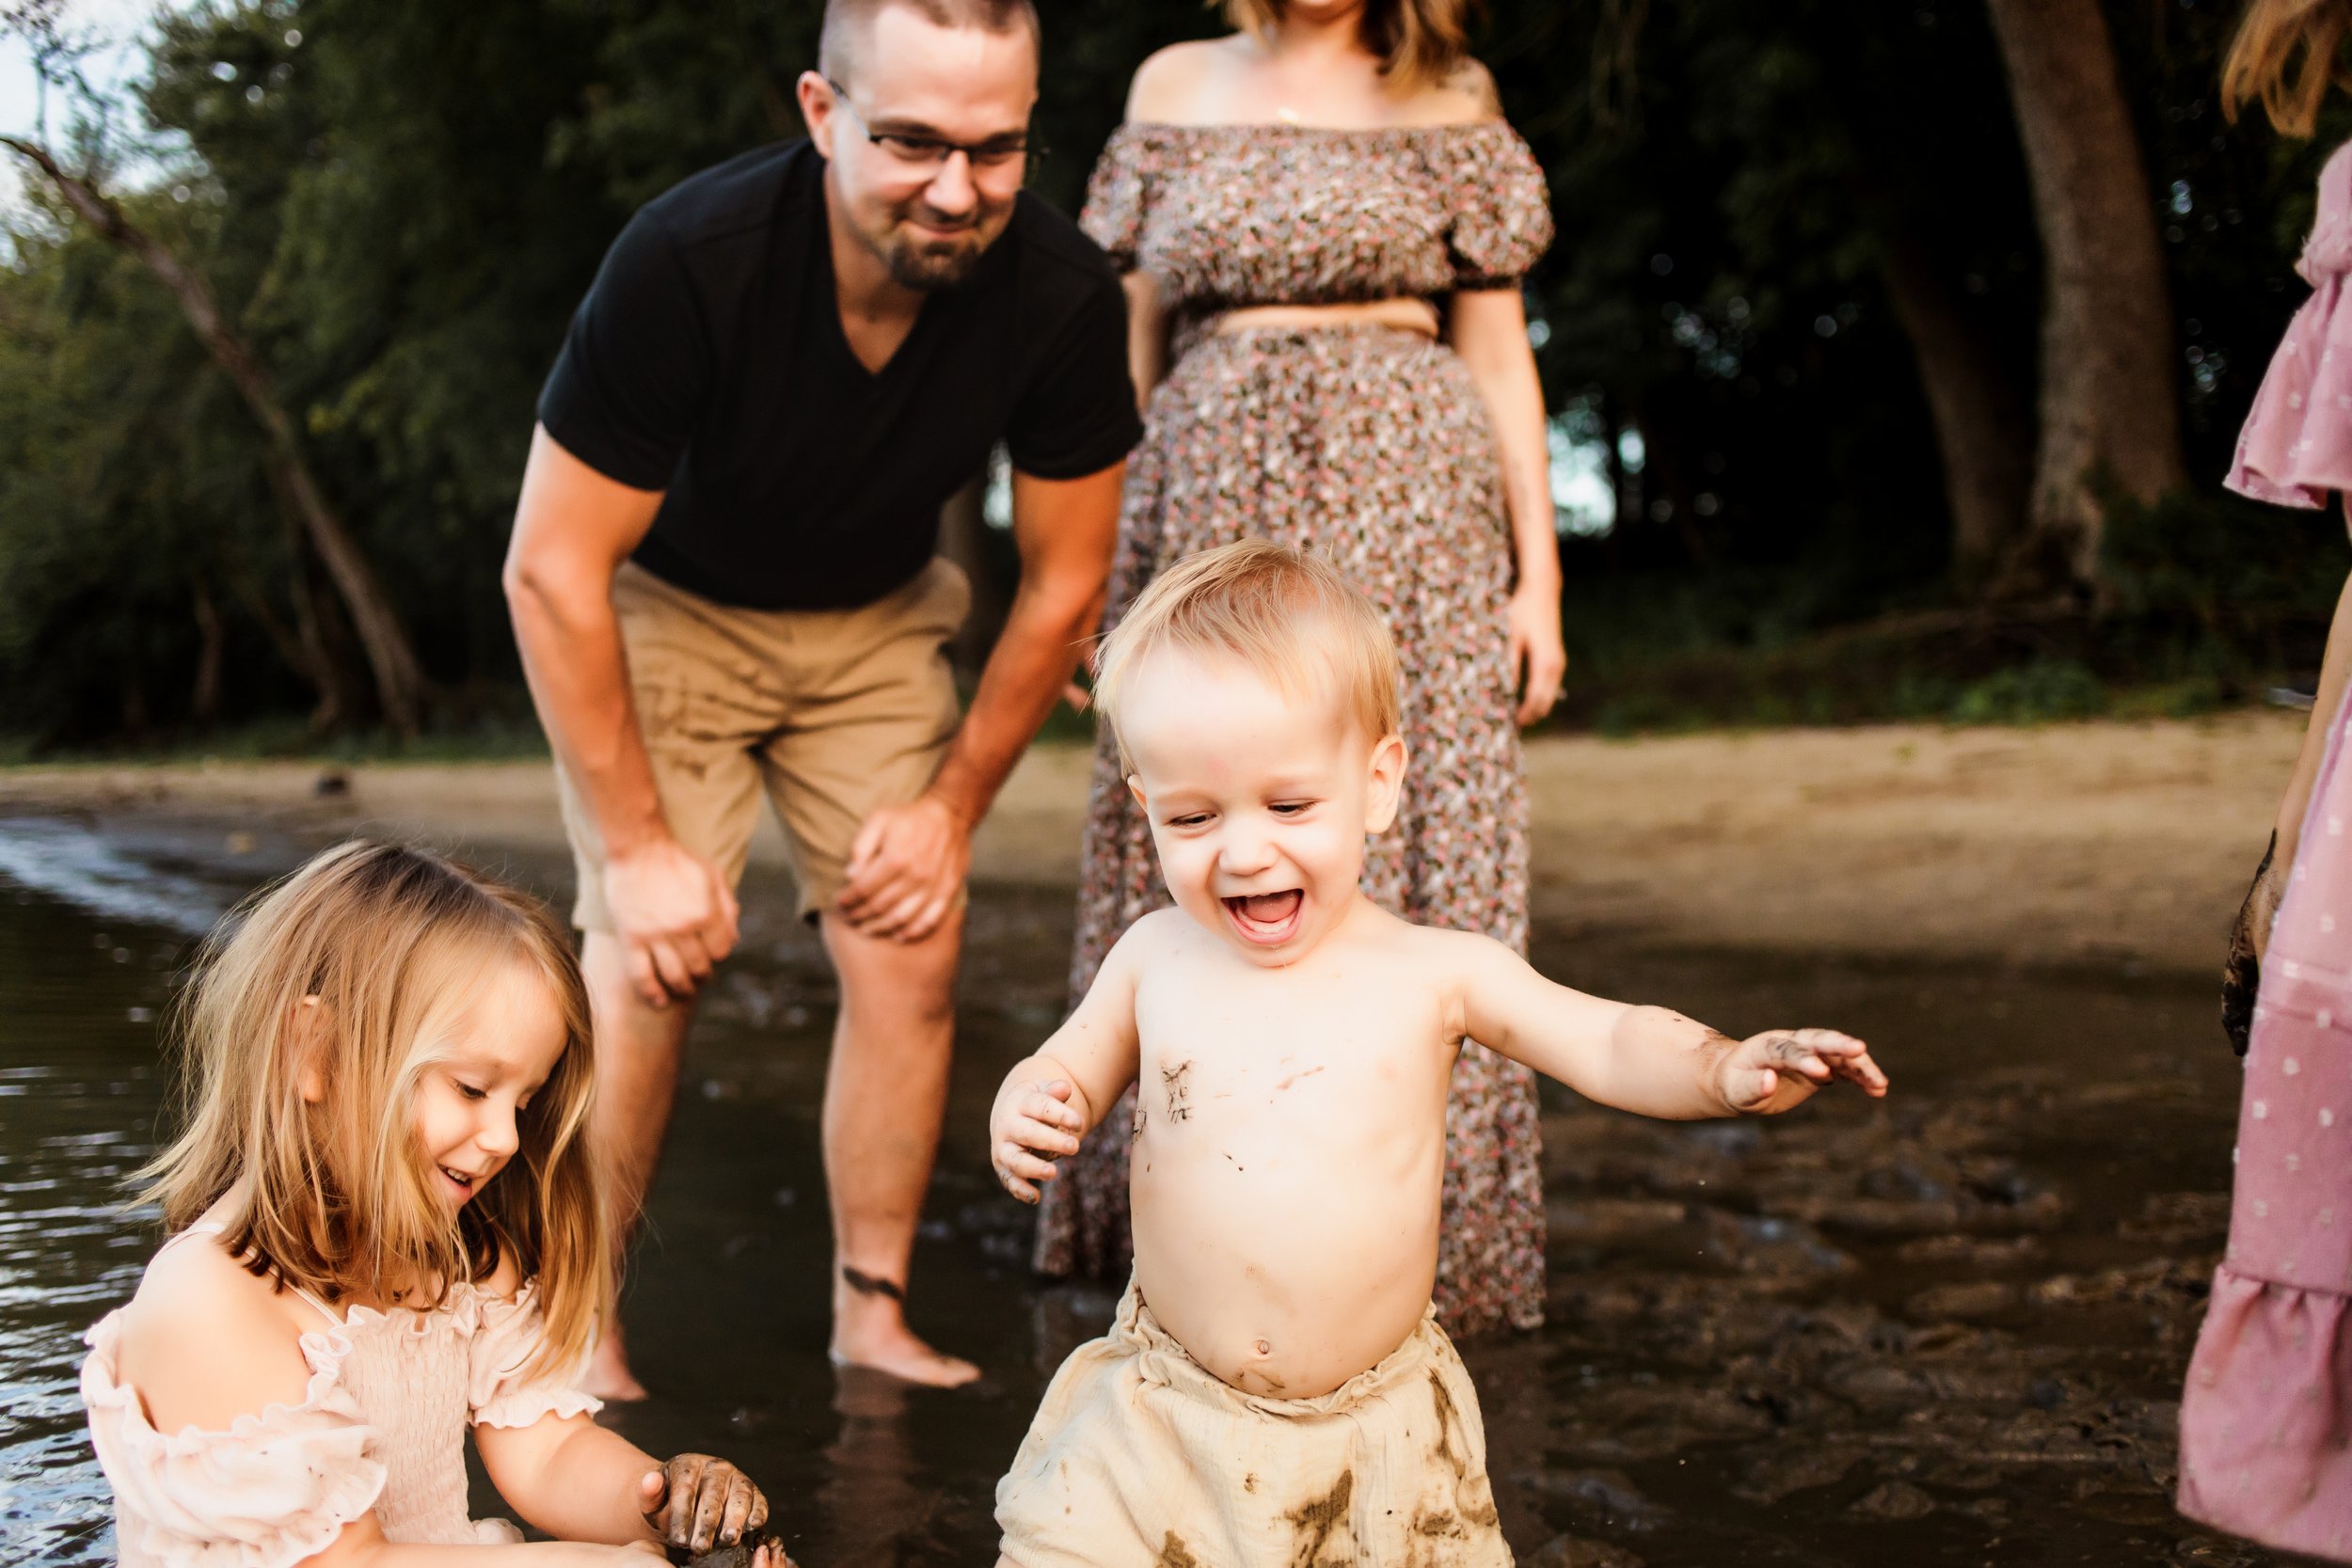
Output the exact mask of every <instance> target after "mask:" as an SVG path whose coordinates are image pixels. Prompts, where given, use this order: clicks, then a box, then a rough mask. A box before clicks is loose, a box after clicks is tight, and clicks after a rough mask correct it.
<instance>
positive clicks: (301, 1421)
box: [82, 1312, 386, 1568]
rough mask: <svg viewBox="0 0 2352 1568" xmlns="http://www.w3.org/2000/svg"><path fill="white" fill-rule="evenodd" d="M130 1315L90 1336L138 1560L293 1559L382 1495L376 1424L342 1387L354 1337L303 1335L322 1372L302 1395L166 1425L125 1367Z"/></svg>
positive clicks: (117, 1481) (231, 1562) (123, 1520)
mask: <svg viewBox="0 0 2352 1568" xmlns="http://www.w3.org/2000/svg"><path fill="white" fill-rule="evenodd" d="M120 1318H121V1314H120V1313H119V1312H115V1313H109V1314H108V1315H107V1316H106V1317H104V1318H103V1319H101V1320H100V1321H99V1322H98V1323H96V1324H95V1325H94V1326H92V1327H91V1329H90V1330H89V1332H88V1333H87V1335H85V1336H84V1340H85V1342H86V1343H87V1344H88V1345H89V1347H90V1354H89V1355H88V1357H87V1359H85V1360H84V1362H83V1364H82V1400H83V1403H84V1404H85V1405H86V1406H87V1409H88V1412H89V1426H90V1438H91V1443H92V1446H93V1447H95V1448H96V1449H97V1451H98V1459H99V1465H100V1467H101V1468H102V1469H103V1471H104V1472H105V1475H106V1480H107V1482H108V1484H109V1485H111V1486H112V1487H113V1488H114V1493H115V1503H116V1516H117V1531H118V1534H119V1537H120V1538H121V1539H122V1541H123V1543H124V1544H125V1545H126V1546H127V1547H128V1548H130V1550H131V1551H134V1552H135V1553H136V1554H137V1558H136V1559H135V1560H145V1561H151V1562H154V1563H158V1564H162V1565H164V1568H290V1565H291V1564H294V1563H297V1562H300V1561H302V1560H305V1559H307V1558H310V1557H314V1556H316V1555H317V1554H318V1553H320V1552H322V1551H324V1550H326V1547H327V1546H329V1545H331V1544H333V1543H334V1540H335V1538H336V1537H337V1536H338V1535H340V1534H341V1533H342V1528H343V1527H344V1526H345V1525H348V1524H350V1523H351V1522H352V1521H353V1520H355V1519H357V1518H358V1517H360V1516H361V1515H362V1514H364V1513H367V1512H368V1511H369V1510H370V1509H372V1508H373V1507H374V1506H375V1502H376V1498H377V1497H379V1496H380V1495H381V1494H382V1492H383V1490H384V1481H385V1476H386V1471H385V1466H384V1465H383V1463H382V1462H381V1461H380V1460H378V1459H377V1458H376V1457H375V1446H376V1441H377V1438H376V1433H375V1429H374V1428H373V1427H372V1426H370V1425H368V1424H367V1422H366V1420H365V1418H364V1417H363V1416H362V1414H361V1412H360V1410H359V1408H358V1404H357V1403H356V1402H354V1401H353V1399H352V1398H351V1396H350V1394H349V1393H348V1392H346V1391H345V1390H344V1389H343V1387H342V1361H343V1358H344V1356H346V1355H348V1354H350V1350H351V1344H350V1340H349V1339H348V1338H343V1337H342V1336H341V1335H336V1336H331V1337H330V1336H326V1335H318V1334H309V1335H305V1336H303V1338H302V1341H301V1343H302V1350H303V1355H304V1358H305V1359H306V1361H307V1362H308V1363H309V1365H310V1380H309V1382H308V1383H307V1384H306V1385H305V1386H304V1389H303V1397H302V1399H301V1400H300V1401H299V1402H296V1403H294V1404H284V1403H280V1402H271V1403H269V1404H267V1405H264V1406H263V1407H262V1410H261V1411H260V1413H258V1414H255V1415H244V1416H239V1417H238V1418H236V1419H235V1420H233V1421H232V1422H230V1425H229V1428H228V1429H227V1430H226V1431H210V1432H208V1431H206V1430H204V1429H202V1428H200V1427H198V1426H196V1425H193V1424H191V1425H188V1426H185V1427H183V1428H181V1429H180V1430H179V1431H178V1432H175V1433H165V1432H160V1431H158V1430H156V1428H155V1427H154V1426H153V1425H151V1423H150V1422H149V1420H148V1418H147V1410H146V1407H145V1406H144V1405H143V1404H142V1403H141V1402H140V1401H139V1397H138V1393H137V1390H135V1388H132V1387H130V1386H127V1385H125V1384H123V1383H121V1382H120V1381H119V1378H118V1377H117V1375H116V1370H115V1366H116V1350H117V1346H118V1344H119V1336H120V1333H121V1323H120Z"/></svg>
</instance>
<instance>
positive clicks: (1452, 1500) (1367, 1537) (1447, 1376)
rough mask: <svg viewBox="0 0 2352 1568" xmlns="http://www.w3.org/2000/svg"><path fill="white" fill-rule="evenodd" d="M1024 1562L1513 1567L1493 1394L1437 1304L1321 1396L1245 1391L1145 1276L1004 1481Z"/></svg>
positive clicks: (1056, 1567)
mask: <svg viewBox="0 0 2352 1568" xmlns="http://www.w3.org/2000/svg"><path fill="white" fill-rule="evenodd" d="M996 1524H997V1528H999V1529H1001V1530H1002V1531H1003V1532H1004V1534H1003V1539H1002V1541H1001V1543H1000V1544H999V1547H998V1550H1000V1551H1001V1552H1002V1553H1003V1554H1004V1556H1005V1557H1006V1558H1007V1559H1008V1560H1010V1561H1012V1562H1014V1563H1016V1564H1018V1565H1019V1568H1179V1565H1187V1568H1296V1565H1298V1564H1303V1563H1341V1562H1343V1563H1347V1564H1350V1565H1351V1568H1510V1563H1511V1549H1510V1547H1509V1546H1507V1545H1505V1544H1503V1540H1502V1528H1501V1527H1500V1525H1499V1524H1498V1523H1497V1521H1496V1517H1495V1499H1494V1491H1493V1488H1492V1487H1491V1486H1490V1485H1489V1484H1488V1482H1487V1480H1486V1431H1485V1429H1484V1427H1482V1426H1481V1425H1480V1423H1479V1417H1478V1394H1477V1392H1476V1390H1475V1389H1473V1388H1472V1387H1471V1386H1470V1373H1469V1372H1468V1371H1467V1370H1465V1369H1464V1368H1463V1366H1462V1358H1461V1357H1460V1356H1459V1355H1456V1354H1454V1346H1453V1343H1452V1342H1451V1341H1450V1340H1448V1339H1447V1338H1446V1337H1445V1331H1444V1330H1443V1329H1441V1328H1439V1327H1438V1319H1437V1315H1436V1313H1435V1312H1430V1313H1426V1314H1424V1315H1423V1316H1422V1321H1421V1323H1420V1326H1418V1327H1417V1328H1415V1329H1414V1330H1413V1332H1412V1333H1410V1334H1408V1335H1406V1337H1405V1342H1404V1343H1403V1344H1401V1345H1399V1346H1397V1347H1396V1349H1394V1350H1392V1351H1391V1352H1390V1353H1389V1354H1388V1355H1387V1356H1386V1357H1384V1358H1383V1359H1382V1360H1381V1362H1380V1364H1379V1365H1378V1366H1376V1367H1375V1368H1373V1369H1372V1370H1369V1371H1365V1372H1359V1373H1358V1374H1357V1375H1356V1376H1354V1377H1352V1378H1350V1379H1348V1380H1347V1381H1346V1382H1345V1383H1343V1384H1342V1385H1340V1386H1339V1387H1337V1388H1335V1389H1333V1390H1332V1391H1331V1392H1330V1393H1328V1394H1326V1395H1324V1396H1323V1397H1322V1398H1320V1399H1311V1400H1277V1399H1265V1398H1262V1397H1261V1396H1259V1395H1256V1394H1245V1393H1243V1392H1242V1391H1241V1390H1240V1389H1238V1388H1235V1387H1234V1386H1232V1385H1231V1384H1229V1383H1226V1382H1224V1381H1223V1380H1221V1379H1219V1378H1218V1377H1216V1375H1215V1374H1214V1373H1212V1372H1211V1371H1209V1370H1208V1369H1207V1368H1205V1367H1203V1366H1201V1365H1200V1363H1199V1362H1198V1361H1195V1360H1194V1359H1193V1358H1192V1356H1191V1355H1190V1354H1188V1353H1186V1351H1185V1350H1184V1346H1183V1345H1181V1344H1179V1343H1177V1341H1176V1339H1175V1338H1173V1337H1172V1336H1170V1335H1169V1334H1168V1331H1167V1330H1166V1329H1164V1328H1162V1327H1161V1326H1160V1324H1159V1321H1158V1320H1157V1319H1156V1318H1154V1317H1152V1309H1151V1308H1150V1307H1147V1306H1145V1305H1144V1302H1143V1297H1142V1295H1141V1294H1140V1293H1139V1292H1138V1291H1136V1288H1135V1286H1134V1285H1133V1284H1130V1285H1129V1286H1128V1287H1127V1294H1126V1297H1125V1299H1124V1300H1122V1301H1120V1304H1119V1317H1118V1319H1117V1320H1116V1321H1115V1322H1114V1323H1112V1324H1111V1331H1110V1332H1109V1333H1108V1334H1106V1335H1104V1337H1103V1338H1100V1339H1095V1340H1091V1341H1089V1343H1087V1344H1083V1345H1080V1346H1079V1347H1078V1348H1077V1349H1076V1350H1074V1351H1073V1352H1072V1353H1071V1354H1070V1359H1069V1360H1068V1361H1065V1362H1063V1363H1062V1368H1061V1370H1060V1371H1058V1372H1057V1373H1055V1374H1054V1381H1053V1384H1052V1385H1051V1386H1049V1387H1048V1388H1047V1389H1046V1390H1045V1399H1044V1402H1042V1403H1041V1404H1040V1405H1039V1407H1038V1412H1037V1418H1036V1420H1034V1421H1032V1422H1031V1423H1030V1425H1029V1434H1028V1435H1027V1436H1026V1437H1025V1438H1023V1439H1022V1442H1021V1451H1020V1452H1019V1453H1018V1454H1016V1455H1015V1456H1014V1457H1013V1462H1012V1468H1011V1470H1010V1471H1009V1472H1008V1473H1007V1474H1006V1476H1005V1479H1004V1480H1003V1481H999V1482H997V1484H996Z"/></svg>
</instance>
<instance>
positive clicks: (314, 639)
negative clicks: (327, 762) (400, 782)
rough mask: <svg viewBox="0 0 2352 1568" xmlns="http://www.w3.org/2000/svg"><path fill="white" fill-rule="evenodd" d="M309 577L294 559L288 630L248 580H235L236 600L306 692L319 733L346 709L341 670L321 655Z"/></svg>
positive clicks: (303, 562)
mask: <svg viewBox="0 0 2352 1568" xmlns="http://www.w3.org/2000/svg"><path fill="white" fill-rule="evenodd" d="M236 586H237V597H238V598H239V599H240V600H241V601H243V603H244V605H245V608H246V613H247V614H249V615H251V616H252V617H253V619H254V621H255V623H256V624H257V625H259V626H261V628H262V631H263V633H265V634H266V635H267V636H268V638H269V641H270V646H271V647H273V648H275V649H277V650H278V657H279V658H281V659H283V660H285V662H286V668H287V669H289V670H292V671H293V672H294V673H295V674H296V675H299V676H300V677H301V678H302V680H303V683H304V684H305V685H307V686H309V687H310V694H311V695H312V696H313V697H314V698H316V699H317V702H316V704H315V705H314V706H313V707H312V708H311V709H310V728H311V729H313V730H315V731H317V732H318V733H319V734H321V735H324V734H326V733H327V732H328V731H330V730H333V729H335V728H336V727H337V726H339V725H341V724H342V721H343V715H344V713H345V712H346V711H347V709H348V707H349V705H348V703H347V702H346V701H345V700H344V696H343V673H342V667H341V666H340V665H338V664H337V663H336V662H335V660H334V659H333V658H332V657H330V656H329V655H328V654H327V651H326V639H325V637H324V636H322V635H321V634H320V631H319V615H318V599H317V594H316V593H315V592H314V591H313V590H312V588H311V586H310V562H309V561H308V559H307V558H305V557H303V556H300V555H297V556H296V557H295V561H294V579H293V584H292V587H293V594H294V626H293V627H292V628H291V629H290V628H289V627H288V626H286V624H285V622H283V621H281V620H279V619H278V611H277V610H274V609H272V608H271V607H270V603H269V600H268V599H267V598H265V597H264V596H263V595H262V591H261V589H259V588H258V587H256V586H254V584H253V582H252V580H251V579H250V578H244V577H240V578H237V579H236Z"/></svg>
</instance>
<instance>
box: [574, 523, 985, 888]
mask: <svg viewBox="0 0 2352 1568" xmlns="http://www.w3.org/2000/svg"><path fill="white" fill-rule="evenodd" d="M612 606H613V609H614V610H615V611H616V612H617V613H618V614H619V616H620V622H621V641H622V643H623V645H624V646H625V647H626V648H627V649H628V675H629V689H630V693H631V695H632V696H633V698H634V699H635V702H636V705H637V722H638V725H639V728H640V730H641V731H642V733H643V734H644V742H645V754H646V755H647V756H648V757H650V758H651V759H652V762H653V777H654V785H655V788H656V789H657V790H659V791H660V796H661V810H662V814H663V816H666V817H667V818H668V819H669V824H670V832H672V833H674V834H675V835H676V837H677V841H678V843H679V844H681V845H683V846H684V847H686V848H688V849H691V850H692V851H693V852H694V853H695V854H698V855H702V856H704V857H706V858H707V859H708V860H709V861H710V862H711V863H713V864H715V865H717V866H718V867H719V868H720V869H721V870H722V871H723V872H724V873H725V875H726V877H727V879H728V882H729V883H730V885H732V884H733V883H734V882H736V881H739V880H740V879H741V878H742V875H743V862H744V859H745V856H746V855H747V854H748V853H749V851H750V847H751V841H752V830H753V829H754V828H755V826H757V823H758V817H759V798H760V795H761V793H762V792H763V791H764V792H765V793H766V795H767V797H768V799H769V800H771V801H772V802H774V804H775V809H776V817H777V819H778V820H779V821H780V822H781V823H782V824H783V826H784V837H785V845H786V847H787V851H788V852H789V854H790V856H791V861H792V871H793V876H794V879H795V880H797V881H798V883H799V884H800V913H801V915H802V917H803V919H808V918H813V917H814V916H815V915H816V913H817V911H819V910H821V909H823V908H824V907H825V906H826V905H827V904H829V903H831V902H832V901H833V898H834V895H835V894H837V893H839V892H840V891H841V882H842V874H843V871H844V868H845V867H846V866H847V865H848V863H849V859H850V844H851V842H852V841H853V840H854V839H855V838H856V836H857V831H858V829H859V827H860V826H861V825H862V824H863V823H864V822H865V820H866V816H868V815H870V814H871V813H873V812H874V811H876V810H878V809H879V808H881V807H883V806H896V805H904V804H906V803H907V802H908V801H910V800H914V798H915V797H917V796H918V795H920V794H922V793H923V791H924V790H925V789H927V788H929V787H930V782H931V779H932V777H933V776H934V775H935V774H936V773H937V772H938V771H939V761H940V757H941V755H942V754H943V753H944V752H946V748H947V741H948V739H949V737H950V736H953V735H954V734H955V732H956V725H957V723H958V722H959V721H960V718H961V715H960V712H959V709H958V707H957V704H956V685H955V676H954V673H953V672H952V671H951V670H950V668H949V666H948V663H947V654H946V642H947V640H948V639H949V638H951V637H953V636H954V635H955V633H956V630H957V628H959V627H960V626H962V625H963V617H964V614H965V612H966V611H968V610H970V609H971V607H972V588H971V584H970V583H969V582H968V581H967V580H966V579H965V578H964V575H963V572H962V570H961V568H959V567H958V566H957V565H956V564H955V563H954V562H949V561H946V560H938V559H934V560H933V561H932V562H931V563H930V565H929V566H927V567H925V568H924V569H923V570H922V571H921V572H920V573H918V574H916V576H915V577H914V580H913V581H911V582H909V583H908V584H907V585H906V586H905V587H903V588H900V589H898V590H896V591H894V592H892V593H891V594H888V595H887V596H885V597H883V598H882V599H879V600H877V601H875V602H874V603H872V604H870V605H865V606H862V607H860V608H858V609H856V610H738V609H734V608H732V607H730V606H726V605H718V604H713V603H711V602H710V601H709V600H707V599H705V598H702V597H700V596H698V595H696V594H689V593H687V592H686V591H685V590H683V589H680V588H675V587H673V586H672V585H670V584H669V583H667V582H664V581H662V580H661V579H660V578H657V577H655V576H654V575H653V574H652V573H650V572H647V571H644V570H643V569H642V568H640V567H638V566H636V565H635V564H633V563H625V564H623V565H622V567H621V569H620V571H619V572H618V573H617V574H616V575H615V576H614V578H613V579H612ZM556 779H557V782H558V784H560V786H561V789H562V795H563V801H564V829H565V831H566V832H569V834H570V835H571V841H572V858H573V862H574V863H575V866H576V868H577V870H578V872H579V877H580V895H579V897H578V899H577V900H576V901H575V902H574V904H573V906H572V922H573V924H574V925H576V926H578V927H580V929H581V930H583V931H610V930H612V911H610V910H608V909H607V908H605V904H604V844H603V840H602V838H601V836H600V835H599V834H598V832H597V831H596V820H595V818H594V817H593V816H591V815H590V813H589V811H588V809H587V805H586V802H585V801H584V800H582V799H581V797H580V791H579V789H578V787H577V786H576V785H575V784H573V782H572V780H571V779H570V778H568V777H566V776H565V775H564V768H563V767H562V765H561V764H558V765H557V768H556Z"/></svg>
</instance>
